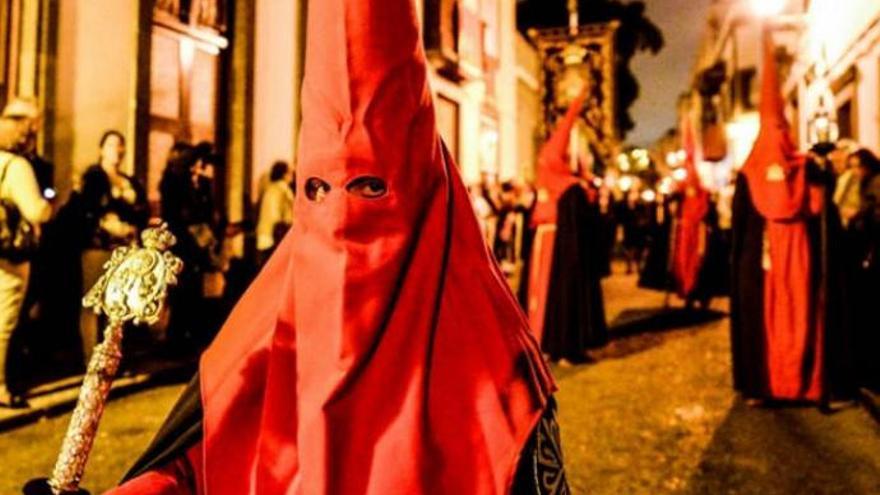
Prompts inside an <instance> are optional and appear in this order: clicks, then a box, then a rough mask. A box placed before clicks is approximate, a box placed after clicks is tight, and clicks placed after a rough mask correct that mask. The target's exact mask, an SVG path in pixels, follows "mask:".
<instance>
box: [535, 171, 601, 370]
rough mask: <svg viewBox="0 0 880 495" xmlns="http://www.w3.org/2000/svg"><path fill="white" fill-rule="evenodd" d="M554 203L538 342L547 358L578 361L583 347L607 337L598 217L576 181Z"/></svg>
mask: <svg viewBox="0 0 880 495" xmlns="http://www.w3.org/2000/svg"><path fill="white" fill-rule="evenodd" d="M557 209H558V215H557V221H556V240H555V241H554V244H553V261H552V264H551V268H550V283H549V286H548V289H547V310H546V315H545V317H544V339H543V340H544V341H543V348H544V351H545V352H546V353H547V354H549V355H550V358H551V359H553V360H559V359H563V358H565V359H568V360H570V361H574V362H579V361H583V360H584V358H585V354H584V352H585V351H586V350H588V349H593V348H596V347H600V346H602V345H604V344H606V343H607V342H608V327H607V324H606V321H605V305H604V302H603V300H602V285H601V278H602V259H603V256H602V252H603V251H604V246H603V244H604V243H603V236H602V235H601V232H602V225H601V218H600V213H599V208H598V206H597V205H594V204H590V202H589V201H588V200H587V196H586V193H585V192H584V190H583V188H582V187H581V186H580V185H578V184H575V185H573V186H571V187H570V188H569V189H568V190H566V192H565V193H564V194H563V195H562V197H560V198H559V203H558V207H557Z"/></svg>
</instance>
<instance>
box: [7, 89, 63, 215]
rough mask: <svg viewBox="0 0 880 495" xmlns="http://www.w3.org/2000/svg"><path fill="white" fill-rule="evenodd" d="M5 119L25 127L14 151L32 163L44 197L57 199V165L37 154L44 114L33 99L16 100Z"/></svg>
mask: <svg viewBox="0 0 880 495" xmlns="http://www.w3.org/2000/svg"><path fill="white" fill-rule="evenodd" d="M3 117H6V118H9V119H13V120H17V121H19V122H20V123H21V126H22V127H23V132H22V137H21V139H20V140H19V142H18V143H15V146H14V148H13V149H11V150H10V151H12V152H13V153H16V154H17V155H19V156H21V157H22V158H24V159H25V160H27V161H28V163H30V165H31V168H33V170H34V176H35V177H36V178H37V184H38V185H39V187H40V192H41V194H42V195H43V197H44V198H45V199H46V200H48V201H49V202H52V200H53V199H55V196H56V192H55V164H53V163H52V162H50V161H49V160H47V159H46V158H44V157H42V156H40V154H39V153H38V152H37V134H38V132H39V129H40V124H41V123H42V112H41V111H40V107H39V106H38V105H37V102H36V100H35V99H33V98H15V99H13V100H12V101H10V102H9V103H8V104H7V105H6V107H5V108H4V109H3Z"/></svg>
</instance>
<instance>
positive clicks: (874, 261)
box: [849, 149, 880, 391]
mask: <svg viewBox="0 0 880 495" xmlns="http://www.w3.org/2000/svg"><path fill="white" fill-rule="evenodd" d="M850 162H851V165H850V166H851V170H852V171H853V173H854V175H855V177H856V180H857V181H858V184H859V187H858V190H859V203H858V204H859V210H858V212H856V214H855V215H853V216H852V218H851V222H850V236H849V238H850V239H851V241H852V251H851V252H852V254H853V256H852V260H853V261H854V265H855V266H853V269H854V270H853V275H854V276H853V281H854V284H853V285H854V287H853V291H852V298H853V299H854V300H853V301H852V303H853V311H854V314H855V346H854V347H855V349H856V352H857V359H856V360H857V367H858V375H859V381H860V383H861V385H863V386H866V387H869V388H871V389H873V390H875V391H880V359H878V356H880V313H878V312H877V310H876V307H875V305H876V304H877V301H880V160H878V159H877V157H876V156H875V155H874V154H873V153H871V152H870V151H868V150H866V149H862V150H859V151H857V152H855V153H854V154H853V155H851V157H850Z"/></svg>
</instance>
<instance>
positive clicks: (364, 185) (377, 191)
mask: <svg viewBox="0 0 880 495" xmlns="http://www.w3.org/2000/svg"><path fill="white" fill-rule="evenodd" d="M345 190H346V191H348V192H349V193H351V194H354V195H355V196H360V197H361V198H364V199H378V198H381V197H382V196H385V195H386V194H388V185H387V184H386V183H385V181H384V180H382V179H380V178H378V177H373V176H369V175H365V176H362V177H358V178H356V179H353V180H352V181H351V182H349V183H348V185H347V186H345Z"/></svg>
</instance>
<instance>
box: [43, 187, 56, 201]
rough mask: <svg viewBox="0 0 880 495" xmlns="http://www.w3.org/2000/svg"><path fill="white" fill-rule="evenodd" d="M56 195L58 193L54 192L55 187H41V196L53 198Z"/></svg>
mask: <svg viewBox="0 0 880 495" xmlns="http://www.w3.org/2000/svg"><path fill="white" fill-rule="evenodd" d="M57 195H58V193H56V192H55V189H52V188H51V187H47V188H46V189H43V197H44V198H46V199H55V196H57Z"/></svg>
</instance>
